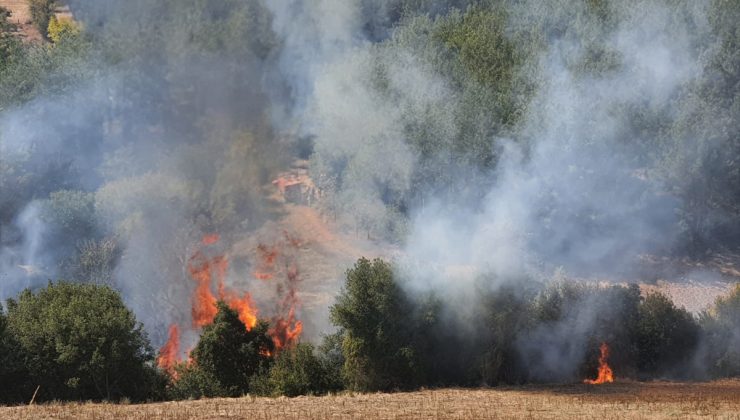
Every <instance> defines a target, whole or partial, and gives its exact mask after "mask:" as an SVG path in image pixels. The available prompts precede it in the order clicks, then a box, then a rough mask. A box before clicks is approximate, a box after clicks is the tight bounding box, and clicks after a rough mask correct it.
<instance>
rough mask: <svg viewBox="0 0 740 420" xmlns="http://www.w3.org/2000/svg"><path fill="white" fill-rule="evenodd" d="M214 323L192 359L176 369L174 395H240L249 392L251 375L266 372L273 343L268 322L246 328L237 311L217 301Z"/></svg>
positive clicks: (208, 328) (203, 336)
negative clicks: (268, 331) (176, 378)
mask: <svg viewBox="0 0 740 420" xmlns="http://www.w3.org/2000/svg"><path fill="white" fill-rule="evenodd" d="M217 308H218V312H217V314H216V317H215V319H214V320H213V323H212V324H210V325H207V326H206V327H205V328H204V329H203V334H202V335H201V337H200V340H199V341H198V344H197V345H196V346H195V348H194V349H193V351H192V352H191V353H190V357H191V361H190V362H188V365H186V366H184V367H183V366H180V367H179V368H177V369H178V370H177V373H178V375H177V376H178V377H179V379H178V380H176V381H175V382H174V385H173V387H172V388H173V389H172V395H173V396H174V397H176V398H200V397H208V396H240V395H243V394H246V393H247V392H249V383H250V381H251V380H252V378H253V377H254V376H255V375H257V374H259V373H262V372H266V371H267V369H268V368H269V366H270V363H271V362H272V358H271V354H273V352H274V344H273V342H272V339H271V338H270V336H269V335H268V333H267V330H268V324H267V323H266V322H262V321H260V322H257V324H256V325H255V326H254V328H252V329H250V330H247V328H246V326H245V325H244V323H243V322H242V321H241V320H240V319H239V314H238V313H237V312H236V311H235V310H233V309H231V308H229V306H228V305H227V304H226V303H225V302H223V301H219V302H218V303H217Z"/></svg>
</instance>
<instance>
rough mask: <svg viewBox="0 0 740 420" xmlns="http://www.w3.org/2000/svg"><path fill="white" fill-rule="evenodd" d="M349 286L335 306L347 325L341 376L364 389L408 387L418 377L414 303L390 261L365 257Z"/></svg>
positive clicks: (337, 318) (340, 322) (338, 321)
mask: <svg viewBox="0 0 740 420" xmlns="http://www.w3.org/2000/svg"><path fill="white" fill-rule="evenodd" d="M344 287H345V288H344V290H343V291H342V292H341V294H340V295H339V297H338V298H337V301H336V303H335V304H334V306H332V308H331V319H332V322H333V323H334V324H335V325H336V326H338V327H339V328H341V329H343V331H344V334H343V340H342V353H343V355H344V366H343V368H342V376H343V378H344V381H345V383H346V384H347V386H348V387H349V388H350V389H353V390H359V391H375V390H391V389H397V388H408V387H411V386H413V385H415V384H416V382H417V381H418V374H419V372H418V370H417V368H418V366H417V359H416V354H415V352H414V349H413V347H412V343H411V336H412V331H413V326H412V325H409V323H408V322H407V321H408V319H407V312H408V310H409V309H410V308H411V306H410V302H409V301H408V300H407V299H406V296H405V295H404V293H403V292H402V290H401V289H400V287H399V285H398V284H397V283H396V280H395V277H394V275H393V268H392V267H391V265H390V264H388V263H386V262H384V261H382V260H380V259H376V260H374V261H372V262H371V261H369V260H367V259H365V258H361V259H360V260H358V261H357V263H356V264H355V266H354V267H353V268H351V269H349V270H347V273H346V281H345V286H344Z"/></svg>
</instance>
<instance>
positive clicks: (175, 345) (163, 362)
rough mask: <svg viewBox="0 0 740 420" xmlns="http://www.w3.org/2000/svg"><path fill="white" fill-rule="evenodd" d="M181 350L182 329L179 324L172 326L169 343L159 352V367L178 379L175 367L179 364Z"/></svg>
mask: <svg viewBox="0 0 740 420" xmlns="http://www.w3.org/2000/svg"><path fill="white" fill-rule="evenodd" d="M179 350H180V328H179V327H178V326H177V324H172V325H171V326H170V333H169V337H168V338H167V342H166V343H165V344H164V346H162V348H161V349H160V350H159V357H157V366H159V367H161V368H162V369H164V370H165V371H166V372H168V373H169V374H170V375H171V376H172V377H176V376H177V373H176V372H175V365H176V364H177V362H178V354H177V352H178V351H179Z"/></svg>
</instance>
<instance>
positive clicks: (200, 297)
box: [188, 251, 229, 328]
mask: <svg viewBox="0 0 740 420" xmlns="http://www.w3.org/2000/svg"><path fill="white" fill-rule="evenodd" d="M228 267H229V263H228V261H227V260H226V258H224V257H215V258H212V259H208V258H206V257H205V256H204V255H203V254H202V253H201V252H200V251H198V252H196V253H195V254H194V255H193V256H192V257H191V258H190V261H188V271H189V272H190V276H191V277H192V278H193V280H195V282H196V283H198V285H197V286H196V288H195V291H194V292H193V306H192V310H191V315H192V317H193V326H194V327H196V328H201V327H204V326H206V325H208V324H210V323H212V322H213V318H215V317H216V313H217V312H218V309H217V308H216V297H215V296H214V295H213V293H212V292H211V274H212V272H214V271H215V273H216V275H217V276H218V277H219V278H222V277H223V276H224V275H225V274H226V270H227V269H228Z"/></svg>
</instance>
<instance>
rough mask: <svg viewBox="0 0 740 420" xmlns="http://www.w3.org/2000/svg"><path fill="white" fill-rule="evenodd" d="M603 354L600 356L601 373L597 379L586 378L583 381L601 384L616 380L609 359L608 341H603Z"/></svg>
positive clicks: (601, 348)
mask: <svg viewBox="0 0 740 420" xmlns="http://www.w3.org/2000/svg"><path fill="white" fill-rule="evenodd" d="M599 349H600V350H601V355H600V356H599V375H598V376H597V377H596V379H586V380H584V381H583V383H586V384H592V385H599V384H604V383H607V382H614V374H613V372H612V368H610V367H609V364H608V363H607V359H609V346H608V345H607V344H606V343H601V347H599Z"/></svg>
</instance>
